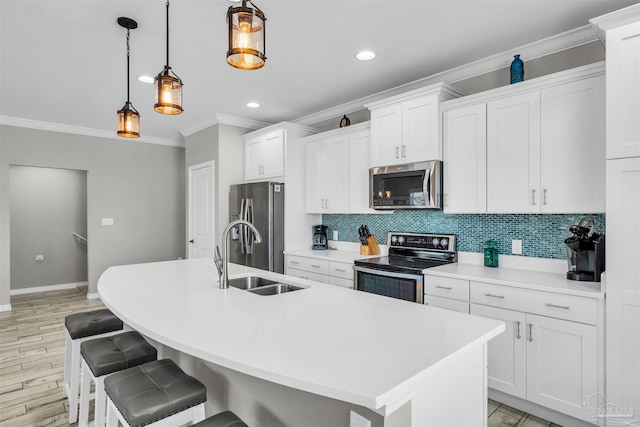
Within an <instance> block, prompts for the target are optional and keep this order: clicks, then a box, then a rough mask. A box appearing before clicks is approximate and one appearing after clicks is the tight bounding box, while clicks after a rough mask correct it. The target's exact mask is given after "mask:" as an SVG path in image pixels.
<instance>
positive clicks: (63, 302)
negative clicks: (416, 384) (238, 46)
mask: <svg viewBox="0 0 640 427" xmlns="http://www.w3.org/2000/svg"><path fill="white" fill-rule="evenodd" d="M86 295H87V288H86V287H82V288H75V289H69V290H62V291H52V292H39V293H34V294H26V295H15V296H12V297H11V307H12V309H13V311H11V312H3V313H0V427H20V426H68V425H69V421H68V416H67V410H68V406H67V399H65V398H63V397H62V377H63V372H64V341H65V329H64V318H65V316H67V315H68V314H72V313H79V312H83V311H89V310H96V309H99V308H104V305H103V304H102V302H101V301H100V300H99V299H93V300H88V299H87V297H86ZM488 413H489V418H488V425H489V426H490V427H505V426H520V427H559V426H557V425H555V424H551V423H549V422H548V421H545V420H541V419H539V418H536V417H534V416H533V415H529V414H526V413H524V412H522V411H518V410H517V409H513V408H511V407H509V406H506V405H503V404H500V403H499V402H494V401H489V412H488ZM73 425H77V424H73Z"/></svg>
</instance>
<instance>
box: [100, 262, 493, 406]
mask: <svg viewBox="0 0 640 427" xmlns="http://www.w3.org/2000/svg"><path fill="white" fill-rule="evenodd" d="M251 271H254V272H259V273H260V275H262V276H264V277H271V278H275V279H277V280H281V281H283V282H289V283H297V284H298V285H301V286H305V287H307V288H306V289H303V290H299V291H294V292H290V293H286V294H280V295H273V296H261V295H255V294H252V293H249V292H247V291H243V290H239V289H235V288H229V289H226V290H222V289H219V287H218V283H217V273H216V272H215V267H214V264H213V260H209V259H190V260H179V261H167V262H160V263H149V264H136V265H127V266H118V267H110V268H109V269H107V270H106V271H105V272H104V273H103V275H102V276H101V277H100V280H99V281H98V292H99V294H100V297H101V299H102V301H103V302H104V303H105V305H106V306H107V307H108V308H109V309H111V310H112V311H113V312H114V313H115V314H116V315H117V316H119V317H120V318H121V319H122V320H123V321H124V322H125V323H127V324H128V325H130V326H131V327H133V328H134V329H136V330H138V331H139V332H140V333H142V334H143V335H146V336H148V337H149V338H151V339H153V340H156V341H158V342H160V343H162V344H164V345H168V346H170V347H173V348H175V349H176V350H179V351H182V352H185V353H188V354H191V355H193V356H195V357H198V358H201V359H204V360H206V361H209V362H212V363H215V364H218V365H221V366H224V367H227V368H230V369H234V370H237V371H239V372H243V373H245V374H248V375H252V376H254V377H258V378H261V379H264V380H267V381H271V382H274V383H278V384H282V385H285V386H288V387H292V388H295V389H299V390H304V391H307V392H311V393H315V394H318V395H322V396H327V397H330V398H334V399H338V400H342V401H346V402H350V403H354V404H359V405H363V406H366V407H369V408H372V409H377V410H380V408H383V409H384V407H385V405H390V406H389V407H391V406H393V405H394V404H397V403H398V402H401V401H403V400H406V399H408V398H410V396H411V395H412V393H413V392H414V391H415V390H416V388H417V387H419V386H421V385H424V384H423V383H424V378H425V377H427V376H428V375H430V374H431V373H432V371H431V370H433V369H438V363H439V362H440V361H442V360H443V359H446V358H447V357H449V356H452V355H453V354H455V353H457V352H459V351H461V350H463V349H465V348H468V347H469V346H471V345H477V344H479V343H482V342H485V341H487V340H489V339H491V338H492V337H494V336H496V335H498V334H499V333H500V332H502V331H503V330H504V324H503V323H502V322H499V321H496V320H492V319H486V318H481V317H476V316H469V315H467V314H460V313H456V312H453V311H449V310H443V309H439V308H436V307H431V306H424V305H420V304H415V303H410V302H406V301H401V300H396V299H392V298H387V297H382V296H378V295H372V294H368V293H365V292H359V291H355V290H352V289H345V288H341V287H337V286H331V285H325V284H322V283H318V282H312V281H308V280H303V279H298V278H293V277H289V276H284V275H280V274H276V273H269V272H265V271H260V270H252V269H249V268H246V267H241V266H237V265H231V266H230V273H231V274H232V276H231V277H236V276H242V275H248V274H249V272H251Z"/></svg>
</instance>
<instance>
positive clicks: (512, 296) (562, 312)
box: [471, 282, 598, 325]
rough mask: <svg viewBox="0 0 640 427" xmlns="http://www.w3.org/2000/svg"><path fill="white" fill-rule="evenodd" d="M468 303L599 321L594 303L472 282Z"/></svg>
mask: <svg viewBox="0 0 640 427" xmlns="http://www.w3.org/2000/svg"><path fill="white" fill-rule="evenodd" d="M471 302H474V303H478V304H484V305H490V306H493V307H501V308H506V309H509V310H516V311H522V312H525V313H533V314H539V315H542V316H548V317H555V318H558V319H565V320H571V321H574V322H581V323H588V324H591V325H595V324H596V323H597V320H598V302H597V300H595V299H592V298H585V297H578V296H573V295H564V294H556V293H553V292H543V291H535V290H530V289H521V288H512V287H509V286H500V285H493V284H489V283H480V282H471Z"/></svg>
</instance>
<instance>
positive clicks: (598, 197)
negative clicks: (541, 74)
mask: <svg viewBox="0 0 640 427" xmlns="http://www.w3.org/2000/svg"><path fill="white" fill-rule="evenodd" d="M604 86H605V79H604V76H598V77H592V78H590V79H586V80H580V81H576V82H571V83H566V84H562V85H558V86H553V87H550V88H547V89H543V90H542V92H541V102H542V105H541V106H542V108H541V111H542V137H541V147H540V149H541V151H540V156H541V163H540V197H541V199H540V212H542V213H563V212H565V213H571V212H604V211H605V145H606V144H605V90H604Z"/></svg>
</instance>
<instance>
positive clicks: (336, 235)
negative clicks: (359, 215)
mask: <svg viewBox="0 0 640 427" xmlns="http://www.w3.org/2000/svg"><path fill="white" fill-rule="evenodd" d="M333 240H338V230H333Z"/></svg>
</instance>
